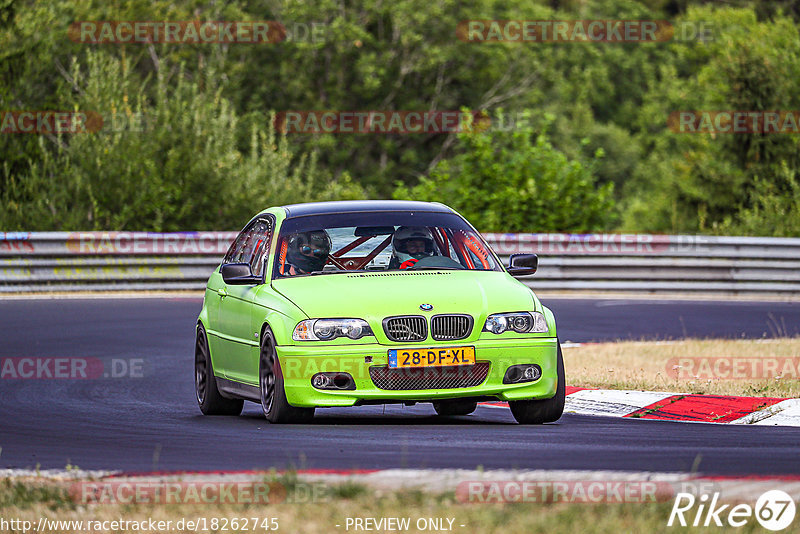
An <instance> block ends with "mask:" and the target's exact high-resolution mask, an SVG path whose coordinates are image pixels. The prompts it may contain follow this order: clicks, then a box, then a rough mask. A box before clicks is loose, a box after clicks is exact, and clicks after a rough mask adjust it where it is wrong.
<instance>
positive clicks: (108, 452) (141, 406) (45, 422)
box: [0, 298, 800, 475]
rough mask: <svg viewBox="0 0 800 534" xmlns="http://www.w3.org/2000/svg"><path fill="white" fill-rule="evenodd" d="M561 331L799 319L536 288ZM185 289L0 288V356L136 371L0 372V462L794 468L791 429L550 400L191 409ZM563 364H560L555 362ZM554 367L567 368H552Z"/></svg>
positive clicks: (679, 328)
mask: <svg viewBox="0 0 800 534" xmlns="http://www.w3.org/2000/svg"><path fill="white" fill-rule="evenodd" d="M545 304H547V305H548V306H550V307H551V308H552V309H553V310H554V312H555V314H556V318H557V320H558V322H559V335H560V338H561V340H562V341H567V340H569V341H573V342H578V341H598V340H610V339H642V338H647V339H672V338H680V337H685V336H692V337H706V336H708V337H711V336H713V337H729V338H740V337H748V338H758V337H763V336H767V337H771V336H773V335H775V334H776V333H783V334H788V335H797V334H800V305H797V304H791V303H777V302H773V303H766V302H700V301H698V302H680V301H642V300H607V299H606V300H603V299H597V300H577V299H563V300H552V299H551V300H546V301H545ZM200 305H201V302H200V300H199V299H190V298H175V299H156V298H148V299H110V300H107V299H96V300H91V299H86V300H73V299H65V300H54V299H41V300H8V299H7V300H2V301H0V357H2V358H6V357H26V356H28V357H77V356H80V357H89V358H98V359H100V360H103V361H106V362H108V361H109V360H111V359H121V360H125V361H131V359H134V360H137V359H140V360H141V366H142V372H143V375H144V376H143V377H138V378H137V377H123V378H99V379H85V380H64V379H38V380H26V379H2V380H0V447H2V450H0V467H19V468H32V467H35V466H37V465H39V466H40V467H42V468H64V467H65V466H66V465H67V464H72V465H75V466H78V467H80V468H83V469H123V470H127V471H151V470H218V469H225V470H238V469H254V468H269V467H273V466H274V467H278V468H281V467H295V468H335V469H351V468H363V469H372V468H393V467H416V468H437V467H449V468H476V467H477V466H483V467H484V468H486V469H491V468H519V469H615V470H647V471H689V470H691V469H692V468H693V466H694V468H696V469H698V470H699V471H700V472H703V473H708V474H728V475H743V474H793V475H800V461H799V460H798V455H797V450H798V449H797V444H798V443H800V429H792V428H778V427H751V426H746V425H743V426H738V425H737V426H725V425H707V424H690V423H673V422H661V421H647V420H630V419H627V420H622V419H616V418H602V417H589V416H578V415H569V414H567V415H565V416H564V417H563V418H562V419H561V420H560V421H559V422H558V423H556V424H551V425H544V426H538V427H525V426H519V425H516V424H515V423H514V420H513V418H512V416H511V413H510V412H509V411H507V410H504V409H498V408H489V407H481V408H479V409H478V411H477V412H476V413H475V414H473V415H471V416H468V417H457V418H448V419H443V418H436V417H434V412H433V409H432V407H431V406H430V405H427V404H423V405H417V406H414V407H402V406H387V407H385V409H384V407H382V406H376V407H361V408H351V409H325V410H318V411H317V414H318V416H317V418H316V419H315V421H314V423H313V424H311V425H300V426H271V425H269V424H268V423H267V422H266V421H265V420H264V419H263V418H262V416H261V415H260V408H259V407H258V406H256V405H255V404H251V403H250V404H247V405H246V408H245V413H244V415H243V416H241V417H213V418H212V417H203V416H202V415H200V412H199V410H198V408H197V405H196V401H195V399H194V383H193V374H192V373H193V370H192V369H193V341H194V323H195V319H196V316H197V313H198V311H199V309H200ZM567 371H568V372H569V363H568V362H567ZM567 377H568V378H569V374H568V375H567Z"/></svg>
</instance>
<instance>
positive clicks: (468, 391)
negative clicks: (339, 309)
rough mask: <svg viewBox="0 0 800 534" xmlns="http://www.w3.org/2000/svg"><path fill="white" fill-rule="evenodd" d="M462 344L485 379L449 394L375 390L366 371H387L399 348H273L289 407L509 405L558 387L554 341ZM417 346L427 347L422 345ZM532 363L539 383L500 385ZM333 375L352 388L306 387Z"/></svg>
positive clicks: (544, 396) (550, 392) (551, 392)
mask: <svg viewBox="0 0 800 534" xmlns="http://www.w3.org/2000/svg"><path fill="white" fill-rule="evenodd" d="M463 345H469V346H474V347H475V358H476V361H478V362H488V363H489V365H490V367H489V372H488V376H487V377H486V380H484V381H483V383H481V384H480V385H477V386H474V387H463V388H454V389H417V390H401V391H397V390H387V389H379V388H378V387H376V385H375V384H374V383H373V381H372V379H371V378H370V373H369V368H370V367H375V366H386V365H387V360H388V350H389V349H390V348H399V347H388V346H386V345H379V344H377V343H376V344H367V345H343V346H335V345H326V346H314V345H312V344H311V343H309V344H304V345H294V346H287V345H283V346H278V347H277V350H278V360H279V361H280V366H281V372H282V373H283V380H284V386H285V389H286V399H287V400H288V401H289V404H291V405H293V406H298V407H312V406H317V407H333V406H353V405H355V404H361V403H374V402H377V401H386V402H387V403H389V402H405V401H421V402H425V401H427V402H431V401H435V400H441V399H456V398H462V397H491V398H496V399H498V400H502V401H513V400H525V399H548V398H551V397H552V396H553V395H555V393H556V386H557V382H558V378H557V376H558V375H557V371H556V359H557V356H556V354H557V345H558V341H557V339H556V338H541V337H536V338H531V339H498V340H478V341H473V342H470V343H463ZM441 346H462V344H459V343H458V342H454V343H450V344H448V345H441ZM405 347H408V346H405ZM420 347H421V348H428V347H429V346H428V345H424V344H422V345H420ZM437 348H441V347H439V346H437ZM367 357H371V358H372V361H371V362H367V361H365V358H367ZM534 363H535V364H538V365H539V366H540V367H541V368H542V376H541V378H539V379H538V380H536V381H535V382H527V383H522V384H503V376H504V375H505V372H506V369H508V367H509V366H511V365H517V364H534ZM336 371H338V372H345V373H350V375H352V376H353V379H354V380H355V384H356V389H355V390H352V391H344V390H320V389H316V388H315V387H313V386H312V385H311V377H312V376H313V375H314V374H316V373H318V372H336Z"/></svg>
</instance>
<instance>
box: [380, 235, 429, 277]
mask: <svg viewBox="0 0 800 534" xmlns="http://www.w3.org/2000/svg"><path fill="white" fill-rule="evenodd" d="M433 254H434V253H433V234H431V231H430V230H428V229H427V228H425V227H424V226H401V227H400V228H398V229H397V230H396V231H395V233H394V236H393V237H392V259H391V261H390V262H389V268H390V269H397V268H400V269H408V268H409V267H412V266H413V265H414V264H415V263H417V262H418V261H419V260H421V259H422V258H425V257H427V256H433Z"/></svg>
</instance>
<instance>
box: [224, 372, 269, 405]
mask: <svg viewBox="0 0 800 534" xmlns="http://www.w3.org/2000/svg"><path fill="white" fill-rule="evenodd" d="M214 378H216V379H217V388H218V389H219V392H220V394H221V395H222V396H223V397H227V398H229V399H244V400H249V401H253V402H257V403H259V404H260V403H261V390H260V389H259V388H258V387H257V386H251V385H249V384H242V383H241V382H234V381H233V380H228V379H227V378H222V377H221V376H215V377H214Z"/></svg>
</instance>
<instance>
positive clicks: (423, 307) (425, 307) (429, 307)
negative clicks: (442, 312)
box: [419, 304, 433, 311]
mask: <svg viewBox="0 0 800 534" xmlns="http://www.w3.org/2000/svg"><path fill="white" fill-rule="evenodd" d="M419 309H420V310H422V311H431V310H432V309H433V304H420V305H419Z"/></svg>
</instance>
